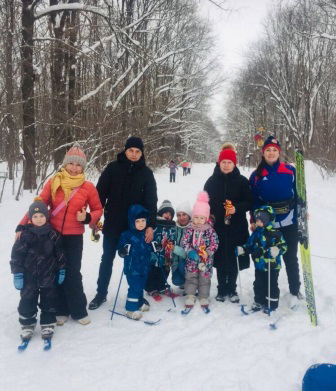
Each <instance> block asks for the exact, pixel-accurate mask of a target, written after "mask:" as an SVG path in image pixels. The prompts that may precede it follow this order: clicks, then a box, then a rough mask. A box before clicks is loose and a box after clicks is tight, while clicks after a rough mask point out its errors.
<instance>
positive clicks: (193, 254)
mask: <svg viewBox="0 0 336 391" xmlns="http://www.w3.org/2000/svg"><path fill="white" fill-rule="evenodd" d="M188 257H189V258H190V259H191V260H192V261H198V259H199V256H198V254H197V252H196V251H195V250H190V251H189V252H188Z"/></svg>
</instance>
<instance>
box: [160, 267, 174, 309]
mask: <svg viewBox="0 0 336 391" xmlns="http://www.w3.org/2000/svg"><path fill="white" fill-rule="evenodd" d="M160 269H161V272H162V275H163V278H164V280H165V281H166V287H167V289H168V291H169V294H170V297H171V299H172V300H173V304H174V307H176V304H175V300H174V297H173V293H172V291H171V289H170V285H169V284H168V281H167V277H166V275H165V273H164V270H163V267H162V266H160Z"/></svg>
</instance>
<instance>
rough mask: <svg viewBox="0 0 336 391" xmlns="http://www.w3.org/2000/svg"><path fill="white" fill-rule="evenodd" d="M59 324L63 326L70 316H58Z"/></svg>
mask: <svg viewBox="0 0 336 391" xmlns="http://www.w3.org/2000/svg"><path fill="white" fill-rule="evenodd" d="M56 320H57V323H56V324H57V326H63V325H64V323H66V322H67V321H68V320H69V317H68V316H56Z"/></svg>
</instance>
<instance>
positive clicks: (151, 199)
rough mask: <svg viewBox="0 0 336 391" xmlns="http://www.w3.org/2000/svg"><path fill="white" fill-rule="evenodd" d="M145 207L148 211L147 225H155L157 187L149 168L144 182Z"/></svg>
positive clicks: (153, 226)
mask: <svg viewBox="0 0 336 391" xmlns="http://www.w3.org/2000/svg"><path fill="white" fill-rule="evenodd" d="M144 190H145V191H144V193H145V200H146V201H145V203H146V205H145V208H146V209H147V210H148V211H149V224H148V225H149V226H150V227H152V228H155V227H156V214H157V201H158V198H157V189H156V181H155V178H154V174H153V172H152V171H151V170H149V171H148V179H147V181H146V184H145V189H144Z"/></svg>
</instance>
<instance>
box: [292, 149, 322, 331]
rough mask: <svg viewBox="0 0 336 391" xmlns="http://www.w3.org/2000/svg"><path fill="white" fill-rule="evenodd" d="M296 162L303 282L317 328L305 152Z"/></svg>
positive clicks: (297, 154)
mask: <svg viewBox="0 0 336 391" xmlns="http://www.w3.org/2000/svg"><path fill="white" fill-rule="evenodd" d="M295 161H296V190H297V198H298V201H297V218H298V230H299V241H300V253H301V264H302V270H303V280H304V286H305V293H306V302H307V309H308V313H309V316H310V320H311V322H312V324H313V325H314V326H317V314H316V306H315V294H314V284H313V273H312V268H311V260H310V244H309V235H308V220H307V213H308V204H307V192H306V181H305V168H304V157H303V152H302V151H300V150H296V151H295Z"/></svg>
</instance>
